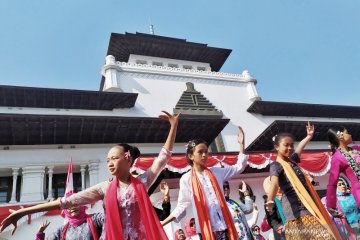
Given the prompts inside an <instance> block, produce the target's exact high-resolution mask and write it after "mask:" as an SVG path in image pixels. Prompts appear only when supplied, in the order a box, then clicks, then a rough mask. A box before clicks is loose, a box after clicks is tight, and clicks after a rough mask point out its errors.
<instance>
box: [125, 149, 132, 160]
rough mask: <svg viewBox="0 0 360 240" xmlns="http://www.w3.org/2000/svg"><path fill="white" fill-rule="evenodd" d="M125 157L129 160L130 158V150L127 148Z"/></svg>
mask: <svg viewBox="0 0 360 240" xmlns="http://www.w3.org/2000/svg"><path fill="white" fill-rule="evenodd" d="M125 158H126V160H129V159H130V158H131V153H130V150H128V151H127V152H126V153H125Z"/></svg>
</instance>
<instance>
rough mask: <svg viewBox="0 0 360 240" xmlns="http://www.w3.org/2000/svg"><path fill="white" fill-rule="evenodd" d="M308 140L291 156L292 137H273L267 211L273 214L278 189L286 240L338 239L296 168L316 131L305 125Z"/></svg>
mask: <svg viewBox="0 0 360 240" xmlns="http://www.w3.org/2000/svg"><path fill="white" fill-rule="evenodd" d="M306 130H307V136H306V137H305V138H304V139H303V140H302V141H301V142H300V143H299V145H298V147H297V148H296V150H295V152H294V137H293V136H292V135H291V134H288V133H282V134H279V135H277V136H275V137H274V139H273V140H274V147H275V149H276V151H277V158H276V161H275V162H273V163H271V164H270V177H271V179H270V187H269V192H268V200H267V202H266V207H267V208H268V211H270V212H271V211H272V208H273V206H274V198H275V194H276V192H277V191H278V188H279V187H280V189H281V191H282V194H283V197H282V205H283V210H284V214H285V218H286V224H285V237H286V239H292V240H297V239H299V240H303V239H317V240H320V239H339V240H340V239H341V236H340V235H339V233H338V231H337V229H336V227H335V226H334V224H333V223H332V221H331V219H330V217H329V215H328V214H327V212H326V210H325V208H324V206H323V205H322V203H321V201H320V198H319V196H318V195H317V193H316V191H315V189H314V188H313V186H312V185H311V183H310V181H309V179H308V178H307V177H306V176H305V175H304V173H303V172H302V170H301V168H300V167H299V166H298V165H297V163H299V162H300V154H301V152H302V151H303V149H304V147H305V146H306V144H307V143H308V142H309V141H310V140H311V139H312V137H313V135H314V131H315V128H314V126H313V125H310V123H308V125H307V127H306Z"/></svg>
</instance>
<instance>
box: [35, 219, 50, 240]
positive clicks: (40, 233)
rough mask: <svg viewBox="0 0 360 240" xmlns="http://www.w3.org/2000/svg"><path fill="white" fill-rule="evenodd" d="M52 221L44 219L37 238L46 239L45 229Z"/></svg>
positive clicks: (39, 239) (38, 239)
mask: <svg viewBox="0 0 360 240" xmlns="http://www.w3.org/2000/svg"><path fill="white" fill-rule="evenodd" d="M49 224H50V222H49V221H48V220H45V221H43V222H42V223H41V224H40V227H39V230H38V233H37V234H36V240H44V239H45V233H44V231H45V229H46V228H47V227H48V226H49Z"/></svg>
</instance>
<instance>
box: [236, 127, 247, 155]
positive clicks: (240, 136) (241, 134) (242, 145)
mask: <svg viewBox="0 0 360 240" xmlns="http://www.w3.org/2000/svg"><path fill="white" fill-rule="evenodd" d="M237 140H238V143H239V145H240V151H239V152H240V153H242V154H244V153H245V133H244V130H243V129H242V127H240V126H239V134H238V138H237Z"/></svg>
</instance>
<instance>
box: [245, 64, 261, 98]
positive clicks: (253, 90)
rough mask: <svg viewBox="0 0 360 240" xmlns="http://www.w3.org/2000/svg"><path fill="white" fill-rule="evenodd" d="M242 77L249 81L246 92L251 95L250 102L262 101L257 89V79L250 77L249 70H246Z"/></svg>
mask: <svg viewBox="0 0 360 240" xmlns="http://www.w3.org/2000/svg"><path fill="white" fill-rule="evenodd" d="M242 75H243V77H244V78H245V79H246V80H247V81H248V82H247V86H246V90H247V92H248V94H249V99H250V101H255V100H261V97H260V96H259V95H258V93H257V90H256V87H255V85H256V83H257V81H256V79H255V78H253V77H252V76H251V75H250V73H249V71H248V70H244V71H243V72H242Z"/></svg>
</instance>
